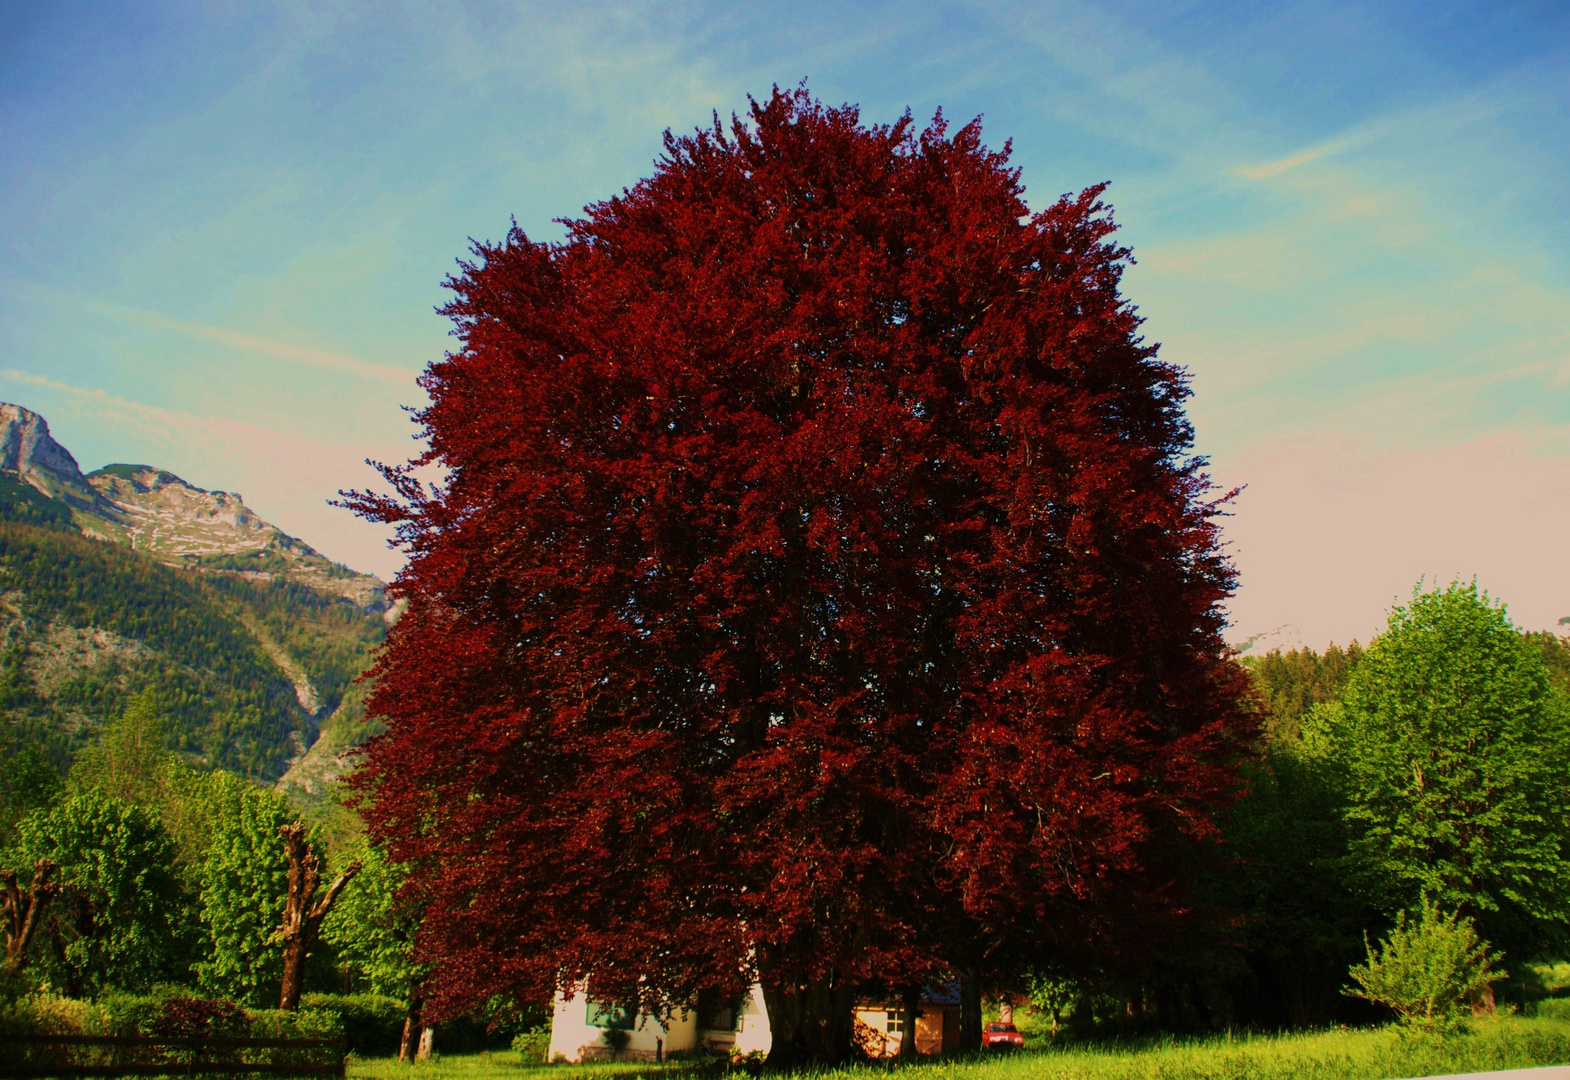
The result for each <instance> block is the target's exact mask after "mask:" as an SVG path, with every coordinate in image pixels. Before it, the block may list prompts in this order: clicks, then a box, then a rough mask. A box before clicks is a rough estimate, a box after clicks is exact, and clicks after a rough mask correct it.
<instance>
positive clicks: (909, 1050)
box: [899, 983, 921, 1062]
mask: <svg viewBox="0 0 1570 1080" xmlns="http://www.w3.org/2000/svg"><path fill="white" fill-rule="evenodd" d="M899 1007H900V1011H901V1012H902V1013H904V1014H905V1031H904V1033H903V1034H901V1035H900V1040H899V1057H900V1060H901V1061H907V1062H908V1061H915V1060H916V1014H917V1013H919V1012H921V985H920V984H919V983H918V984H917V985H915V986H907V987H905V990H904V992H903V993H902V994H900V1006H899Z"/></svg>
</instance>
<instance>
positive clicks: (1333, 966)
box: [1219, 738, 1384, 1026]
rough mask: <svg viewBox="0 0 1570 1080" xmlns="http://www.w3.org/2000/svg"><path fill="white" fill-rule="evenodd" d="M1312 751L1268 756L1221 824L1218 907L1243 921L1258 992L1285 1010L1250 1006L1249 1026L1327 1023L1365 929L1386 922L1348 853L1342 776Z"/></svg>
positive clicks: (1278, 748)
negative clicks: (1270, 991)
mask: <svg viewBox="0 0 1570 1080" xmlns="http://www.w3.org/2000/svg"><path fill="white" fill-rule="evenodd" d="M1313 749H1314V748H1313V747H1311V746H1305V745H1304V744H1303V743H1302V742H1301V741H1300V740H1298V739H1294V738H1282V739H1280V740H1277V741H1275V742H1273V743H1272V744H1271V745H1269V746H1267V747H1266V749H1265V751H1264V753H1262V754H1261V756H1260V758H1259V760H1257V761H1255V762H1253V763H1251V764H1250V765H1249V767H1248V769H1247V777H1248V781H1249V793H1248V796H1247V797H1246V798H1245V799H1244V800H1243V801H1242V802H1241V803H1239V804H1238V805H1237V807H1236V808H1235V809H1234V810H1233V812H1232V813H1231V814H1230V815H1229V816H1228V817H1227V819H1226V821H1225V824H1224V828H1225V835H1226V840H1227V847H1228V849H1230V852H1231V856H1232V858H1231V860H1230V861H1229V862H1228V863H1226V864H1225V865H1224V866H1223V867H1221V872H1220V875H1219V876H1220V878H1221V880H1220V882H1219V887H1220V895H1219V900H1220V904H1219V906H1220V907H1221V908H1223V909H1231V910H1235V911H1238V912H1240V913H1241V914H1242V915H1243V916H1244V918H1243V924H1242V928H1241V931H1240V934H1239V943H1240V944H1241V945H1242V946H1243V948H1244V952H1245V956H1246V957H1247V960H1248V963H1249V966H1250V968H1251V969H1252V972H1253V974H1254V983H1255V985H1259V984H1261V983H1263V984H1266V985H1269V986H1272V987H1275V988H1277V989H1278V990H1279V998H1280V1005H1281V1006H1284V1008H1285V1015H1284V1016H1280V1015H1273V1014H1270V1013H1269V1010H1270V1009H1273V1008H1275V1007H1276V1006H1275V1005H1274V997H1273V995H1272V996H1271V998H1270V999H1269V1000H1266V999H1259V1000H1251V1006H1252V1009H1253V1013H1252V1014H1251V1015H1250V1016H1249V1019H1251V1020H1253V1021H1255V1022H1262V1023H1279V1022H1281V1021H1283V1020H1284V1021H1287V1022H1289V1023H1291V1024H1294V1025H1298V1026H1305V1025H1316V1024H1325V1023H1329V1022H1330V1021H1331V1020H1332V1019H1333V1015H1334V1011H1335V1009H1336V1006H1337V1004H1338V1003H1339V999H1340V992H1341V986H1342V983H1343V982H1344V981H1345V978H1346V970H1347V966H1348V965H1349V964H1351V963H1353V962H1354V961H1355V960H1356V959H1357V958H1358V956H1359V955H1360V953H1361V951H1362V950H1361V946H1362V943H1363V930H1364V928H1365V927H1367V926H1369V925H1372V924H1376V923H1380V922H1383V921H1384V920H1383V918H1382V917H1381V914H1380V911H1379V908H1378V905H1377V904H1376V903H1375V902H1374V900H1373V898H1372V897H1371V896H1370V895H1369V891H1368V888H1367V881H1366V874H1364V873H1363V872H1362V869H1361V865H1360V860H1359V859H1358V858H1357V857H1356V855H1355V853H1354V851H1353V847H1352V844H1353V837H1354V833H1353V830H1352V828H1351V826H1350V823H1349V822H1348V821H1347V820H1346V810H1347V799H1346V790H1345V782H1344V770H1342V769H1341V768H1340V767H1339V766H1338V764H1337V763H1336V762H1335V761H1333V760H1327V759H1326V758H1324V757H1322V756H1319V755H1317V754H1315V753H1314V752H1313ZM1260 1010H1266V1012H1264V1013H1261V1012H1260Z"/></svg>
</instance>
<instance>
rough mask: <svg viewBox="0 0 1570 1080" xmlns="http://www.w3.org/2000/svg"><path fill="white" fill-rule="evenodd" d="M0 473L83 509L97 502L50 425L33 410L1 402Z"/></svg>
mask: <svg viewBox="0 0 1570 1080" xmlns="http://www.w3.org/2000/svg"><path fill="white" fill-rule="evenodd" d="M0 471H5V472H12V473H15V474H17V477H18V478H19V479H20V480H21V481H22V482H23V483H25V484H27V485H28V486H29V487H32V488H34V489H36V490H37V491H39V492H42V493H43V494H45V495H47V496H49V497H50V498H51V499H61V500H63V501H65V502H68V503H70V504H71V505H73V506H75V507H77V508H80V509H90V508H92V507H93V506H94V504H95V502H96V500H95V499H94V493H93V489H92V487H91V486H89V485H88V483H87V480H86V478H85V477H83V476H82V470H81V469H80V468H79V467H78V466H77V464H76V458H74V457H72V456H71V452H70V451H69V450H67V449H66V448H65V447H63V446H61V445H60V444H59V443H57V442H55V441H54V439H53V438H52V437H51V436H50V434H49V423H48V421H46V420H45V419H44V418H43V417H42V416H39V415H38V414H37V413H35V412H33V411H32V410H31V409H24V408H22V407H21V406H20V405H10V404H6V403H3V402H0Z"/></svg>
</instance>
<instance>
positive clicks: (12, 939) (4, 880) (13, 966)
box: [0, 859, 60, 972]
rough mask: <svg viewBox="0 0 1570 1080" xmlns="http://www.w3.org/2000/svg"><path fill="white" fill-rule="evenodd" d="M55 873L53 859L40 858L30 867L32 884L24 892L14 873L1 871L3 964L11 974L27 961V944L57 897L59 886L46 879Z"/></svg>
mask: <svg viewBox="0 0 1570 1080" xmlns="http://www.w3.org/2000/svg"><path fill="white" fill-rule="evenodd" d="M54 871H55V863H54V861H53V860H52V859H39V860H38V862H37V864H35V865H34V867H33V881H32V884H30V885H29V886H28V887H27V891H26V892H23V891H22V888H21V886H19V885H17V883H16V874H15V873H13V872H12V871H10V870H0V892H3V894H4V897H5V905H4V912H5V963H6V968H7V969H8V970H10V971H12V972H17V971H21V970H22V965H23V964H25V963H26V962H27V945H28V942H30V941H32V940H33V934H34V933H35V932H36V931H37V930H38V920H39V919H41V918H42V917H43V913H44V907H45V906H46V905H47V904H48V903H49V901H50V900H52V899H54V898H55V897H56V896H59V895H60V883H59V882H57V881H50V880H49V875H51V874H53V873H54Z"/></svg>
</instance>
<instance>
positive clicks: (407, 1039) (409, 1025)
mask: <svg viewBox="0 0 1570 1080" xmlns="http://www.w3.org/2000/svg"><path fill="white" fill-rule="evenodd" d="M424 1011H425V997H424V995H423V994H421V993H420V990H419V988H418V987H416V988H414V989H412V990H410V991H409V1007H408V1010H407V1011H406V1012H405V1013H404V1017H403V1038H402V1039H400V1040H399V1042H398V1060H399V1061H413V1060H414V1052H415V1050H416V1049H417V1047H418V1044H419V1040H420V1020H421V1014H422V1013H424Z"/></svg>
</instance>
